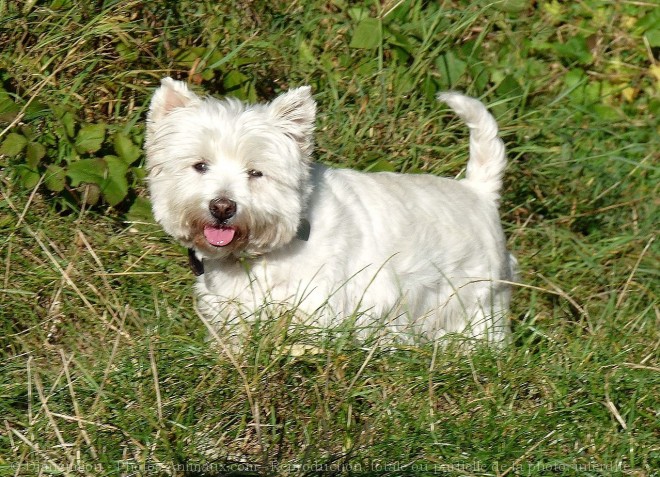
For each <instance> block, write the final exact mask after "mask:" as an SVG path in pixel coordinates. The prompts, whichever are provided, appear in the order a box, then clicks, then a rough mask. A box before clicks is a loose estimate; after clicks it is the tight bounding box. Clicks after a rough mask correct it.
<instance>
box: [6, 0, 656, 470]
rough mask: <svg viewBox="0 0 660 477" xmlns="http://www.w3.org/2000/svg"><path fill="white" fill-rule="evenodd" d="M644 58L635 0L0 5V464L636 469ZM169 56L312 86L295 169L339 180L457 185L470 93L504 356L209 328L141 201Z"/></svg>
mask: <svg viewBox="0 0 660 477" xmlns="http://www.w3.org/2000/svg"><path fill="white" fill-rule="evenodd" d="M659 51H660V9H659V8H658V5H657V3H656V2H654V1H652V0H636V1H628V0H623V1H614V0H612V1H605V0H582V1H578V2H561V1H557V0H552V1H546V0H537V1H534V2H528V1H525V0H503V1H498V2H489V1H459V0H442V1H437V2H434V1H433V2H432V1H429V2H422V1H413V0H401V1H393V0H383V1H382V2H376V1H365V2H349V1H346V0H312V1H297V0H294V1H286V2H285V1H280V0H275V1H267V0H234V1H222V2H212V1H202V2H195V1H191V0H180V1H178V2H171V1H155V2H145V1H142V0H106V1H103V0H95V1H82V0H43V1H36V0H25V1H14V0H2V1H0V161H1V170H0V181H1V182H0V193H1V201H0V230H1V234H0V252H1V254H2V257H3V261H4V266H3V267H2V270H0V273H1V276H0V280H2V283H1V284H0V343H1V345H2V347H1V348H0V356H1V358H0V360H1V361H0V362H1V365H0V366H1V367H0V369H1V373H0V416H1V418H0V475H46V474H47V475H89V476H114V475H125V476H129V475H131V476H132V475H188V476H202V475H203V476H209V475H226V473H227V472H229V471H233V472H235V473H236V475H256V474H257V473H259V474H271V475H280V474H293V473H296V474H299V473H302V474H315V473H319V472H320V471H325V472H326V473H327V475H342V474H351V473H352V475H360V474H365V475H366V474H378V475H404V474H407V475H479V476H485V475H489V476H490V475H492V476H500V477H503V476H505V475H562V476H571V475H603V476H615V475H633V476H652V475H660V473H659V471H658V469H660V425H659V423H660V392H659V389H660V388H659V385H660V360H659V347H660V326H659V325H660V318H659V316H658V300H657V293H658V277H657V274H658V261H657V246H656V244H655V243H654V239H655V228H656V225H657V219H658V214H657V209H656V207H657V204H658V199H657V197H658V196H657V183H658V162H657V160H658V150H659V146H660V144H659V142H660V141H659V139H658V138H659V137H660V135H659V132H660V130H659V124H658V111H659V110H660V96H659V93H660V64H659V63H658V53H659ZM165 75H171V76H173V77H176V78H178V79H183V80H187V81H189V82H190V83H191V84H192V85H194V86H195V87H196V88H197V89H198V90H199V91H206V92H208V93H210V94H214V95H225V94H229V95H234V96H238V97H240V98H244V99H248V100H267V99H270V98H272V97H274V96H275V95H276V94H278V93H279V92H280V91H283V90H286V89H287V88H288V87H290V86H296V85H301V84H311V85H312V86H313V90H314V92H315V96H316V99H317V100H318V103H319V110H320V116H319V119H318V134H317V142H318V148H317V154H316V155H317V159H318V160H319V161H322V162H325V163H328V164H332V165H337V166H346V167H351V168H357V169H360V170H394V171H402V172H410V173H416V172H428V173H434V174H443V175H450V176H455V175H459V174H460V173H461V171H462V168H463V167H464V165H465V159H466V155H467V142H466V137H467V136H466V130H465V127H464V126H463V125H462V124H460V122H459V121H457V120H456V119H455V118H454V116H453V115H452V114H451V113H450V112H449V111H448V110H447V109H446V108H445V107H444V106H443V105H440V104H438V103H437V102H436V101H435V100H434V96H435V94H436V92H438V91H440V90H445V89H458V90H462V91H465V92H466V93H468V94H471V95H474V96H477V97H480V98H482V99H483V100H484V101H485V102H487V103H488V104H489V105H490V106H491V108H492V111H493V113H494V114H495V115H496V117H497V118H498V120H499V122H500V124H501V127H502V136H503V138H504V140H505V141H506V143H507V146H508V151H509V159H510V166H509V169H508V173H507V176H506V185H505V193H504V200H503V204H502V207H501V211H502V216H503V220H504V224H505V228H506V232H507V235H508V237H509V246H510V248H511V250H513V251H514V253H515V254H516V255H517V257H518V260H519V261H520V266H521V280H520V281H521V284H520V285H519V286H518V287H517V289H516V292H515V298H514V302H513V310H512V314H511V315H512V320H513V325H514V342H513V343H512V344H511V346H509V347H507V348H506V349H504V350H503V351H501V352H496V351H494V350H489V349H484V348H478V349H477V350H476V351H475V352H474V353H473V354H472V355H470V356H465V355H462V354H460V353H458V352H455V351H454V350H453V348H452V346H451V345H450V346H449V347H448V348H447V349H439V348H438V347H437V346H433V345H432V344H420V345H419V346H412V347H405V348H403V347H402V348H400V349H396V350H383V349H381V348H380V347H379V346H378V345H377V343H376V342H366V343H357V342H355V341H353V340H351V339H350V333H349V334H348V335H346V336H347V337H346V338H345V339H343V338H342V339H339V338H338V339H328V338H324V337H322V336H319V337H318V339H317V340H316V341H315V346H316V348H314V349H312V348H307V349H308V351H307V352H302V351H300V350H303V351H304V350H305V349H306V348H305V347H304V346H298V347H295V346H294V345H300V344H305V341H304V340H305V339H307V338H303V337H302V336H298V335H296V334H295V333H289V334H285V333H284V332H283V331H282V330H283V327H282V326H280V325H281V322H282V319H285V317H273V319H272V320H271V321H270V322H267V323H262V324H261V326H258V327H256V328H255V330H254V333H253V336H252V338H251V339H252V342H251V345H250V346H246V347H245V349H244V350H243V351H242V352H241V353H239V354H233V355H228V354H225V353H223V352H220V351H219V350H218V349H217V348H214V347H213V346H210V344H209V343H208V342H207V341H206V336H207V331H206V329H205V327H204V325H203V323H202V322H201V320H200V319H199V318H198V317H197V316H196V314H195V312H194V306H193V305H194V299H193V297H192V283H193V277H192V274H191V272H190V271H189V270H188V269H187V267H186V257H185V253H184V251H183V250H182V249H181V248H180V247H179V246H177V245H176V244H174V243H172V241H171V240H170V239H169V238H168V237H166V236H164V234H163V233H162V232H161V231H160V230H159V228H158V226H157V225H155V224H154V223H153V221H152V220H151V218H150V213H149V203H148V198H147V196H146V194H145V184H144V170H143V169H142V167H141V166H142V160H143V154H142V152H141V144H142V140H143V135H144V116H145V110H146V107H147V104H148V100H149V97H150V94H151V92H152V91H153V90H154V88H155V87H156V86H157V85H158V81H159V79H160V78H161V77H163V76H165ZM411 240H414V237H411ZM293 349H297V350H298V352H292V350H293Z"/></svg>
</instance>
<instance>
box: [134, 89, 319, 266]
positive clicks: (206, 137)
mask: <svg viewBox="0 0 660 477" xmlns="http://www.w3.org/2000/svg"><path fill="white" fill-rule="evenodd" d="M315 114H316V103H315V102H314V100H313V99H312V96H311V91H310V88H309V87H301V88H296V89H292V90H290V91H288V92H286V93H284V94H282V95H281V96H279V97H278V98H276V99H275V100H274V101H272V102H271V103H268V104H254V105H248V104H245V103H242V102H240V101H238V100H236V99H225V100H222V101H220V100H217V99H214V98H208V97H207V98H202V97H199V96H197V95H196V94H195V93H193V92H192V91H190V90H189V89H188V87H187V86H186V84H185V83H183V82H180V81H175V80H173V79H171V78H165V79H163V81H162V84H161V86H160V88H158V90H157V91H156V92H155V94H154V96H153V99H152V100H151V106H150V109H149V114H148V118H147V137H146V141H145V147H146V155H147V169H148V171H149V176H148V180H149V190H150V192H151V200H152V203H153V210H154V216H155V217H156V220H157V221H158V222H159V223H160V224H161V225H162V226H163V228H164V229H165V231H166V232H167V233H169V234H170V235H172V236H173V237H174V238H176V239H177V240H179V241H180V242H181V243H182V244H183V245H184V246H186V247H188V248H194V249H195V251H196V252H197V253H198V255H200V256H202V257H205V258H222V257H227V256H230V255H238V254H240V253H246V254H248V255H258V254H263V253H267V252H269V251H271V250H273V249H276V248H278V247H280V246H282V245H284V244H286V243H288V242H290V241H291V240H292V239H293V238H294V237H295V235H296V230H297V229H298V225H299V222H300V220H301V213H302V211H303V207H304V203H305V201H306V199H307V197H308V196H309V194H310V186H309V169H310V168H309V166H310V155H311V152H312V147H313V130H314V120H315Z"/></svg>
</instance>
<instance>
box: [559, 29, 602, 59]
mask: <svg viewBox="0 0 660 477" xmlns="http://www.w3.org/2000/svg"><path fill="white" fill-rule="evenodd" d="M553 47H554V49H555V51H556V52H557V53H558V54H559V55H560V56H562V57H564V58H566V59H568V60H572V61H577V62H578V63H581V64H583V65H588V64H590V63H591V62H592V61H593V59H594V58H593V55H592V54H591V51H590V50H589V46H588V45H587V39H586V38H585V37H583V36H582V35H576V36H574V37H573V38H570V39H569V40H568V41H567V42H566V43H555V44H553Z"/></svg>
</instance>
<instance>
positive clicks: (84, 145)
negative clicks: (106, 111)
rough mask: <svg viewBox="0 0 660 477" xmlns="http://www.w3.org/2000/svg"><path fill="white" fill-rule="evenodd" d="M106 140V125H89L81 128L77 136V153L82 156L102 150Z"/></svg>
mask: <svg viewBox="0 0 660 477" xmlns="http://www.w3.org/2000/svg"><path fill="white" fill-rule="evenodd" d="M104 139H105V124H103V123H97V124H88V125H86V126H83V127H82V128H80V131H78V135H77V136H76V151H78V152H79V153H80V154H84V153H92V152H96V151H98V150H99V149H101V145H102V144H103V140H104Z"/></svg>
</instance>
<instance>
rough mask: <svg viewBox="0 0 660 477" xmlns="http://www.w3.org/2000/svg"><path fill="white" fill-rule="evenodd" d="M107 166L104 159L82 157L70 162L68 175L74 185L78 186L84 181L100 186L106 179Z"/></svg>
mask: <svg viewBox="0 0 660 477" xmlns="http://www.w3.org/2000/svg"><path fill="white" fill-rule="evenodd" d="M107 168H108V166H107V164H106V162H105V161H104V160H103V159H81V160H80V161H76V162H72V163H71V164H69V167H68V168H67V171H66V175H67V176H68V177H69V179H71V185H72V186H73V187H78V186H79V185H80V184H82V183H86V184H97V185H99V186H100V185H101V184H103V181H104V180H105V177H106V170H107Z"/></svg>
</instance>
